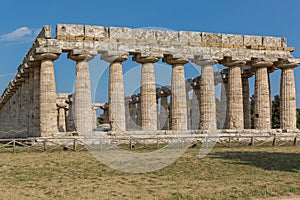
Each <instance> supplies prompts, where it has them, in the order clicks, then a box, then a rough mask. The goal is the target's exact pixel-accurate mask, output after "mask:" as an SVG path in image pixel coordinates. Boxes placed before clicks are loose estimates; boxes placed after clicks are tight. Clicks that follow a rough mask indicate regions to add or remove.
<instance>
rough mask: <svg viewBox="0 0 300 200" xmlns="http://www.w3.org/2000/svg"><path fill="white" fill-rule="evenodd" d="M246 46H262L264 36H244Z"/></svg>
mask: <svg viewBox="0 0 300 200" xmlns="http://www.w3.org/2000/svg"><path fill="white" fill-rule="evenodd" d="M244 45H245V46H251V45H253V46H259V45H263V44H262V36H253V35H244Z"/></svg>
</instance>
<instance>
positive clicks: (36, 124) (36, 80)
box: [31, 62, 41, 137]
mask: <svg viewBox="0 0 300 200" xmlns="http://www.w3.org/2000/svg"><path fill="white" fill-rule="evenodd" d="M31 66H32V68H33V136H36V137H37V136H41V133H40V63H38V62H35V63H31Z"/></svg>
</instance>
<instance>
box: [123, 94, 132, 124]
mask: <svg viewBox="0 0 300 200" xmlns="http://www.w3.org/2000/svg"><path fill="white" fill-rule="evenodd" d="M129 101H130V97H125V129H126V130H130V129H132V123H131V120H130V112H129Z"/></svg>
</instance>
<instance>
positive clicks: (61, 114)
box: [58, 107, 66, 132]
mask: <svg viewBox="0 0 300 200" xmlns="http://www.w3.org/2000/svg"><path fill="white" fill-rule="evenodd" d="M58 131H59V132H66V111H65V108H64V107H59V108H58Z"/></svg>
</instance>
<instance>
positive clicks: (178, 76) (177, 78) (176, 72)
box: [163, 56, 188, 130]
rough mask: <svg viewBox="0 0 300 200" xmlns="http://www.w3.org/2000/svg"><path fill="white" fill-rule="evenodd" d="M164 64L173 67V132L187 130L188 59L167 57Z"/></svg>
mask: <svg viewBox="0 0 300 200" xmlns="http://www.w3.org/2000/svg"><path fill="white" fill-rule="evenodd" d="M163 61H164V62H166V63H168V64H170V65H172V81H171V88H172V89H171V90H172V94H171V107H172V111H171V115H172V126H171V129H172V130H187V128H188V125H187V102H186V99H187V98H186V84H185V78H184V64H186V63H188V60H187V59H184V58H183V59H181V58H173V56H167V57H164V59H163Z"/></svg>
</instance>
